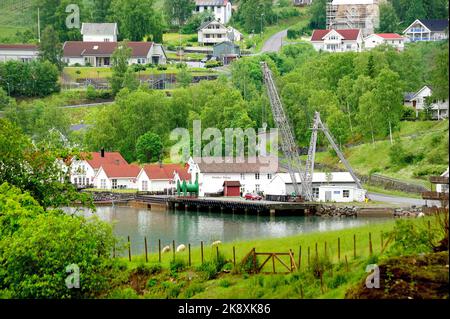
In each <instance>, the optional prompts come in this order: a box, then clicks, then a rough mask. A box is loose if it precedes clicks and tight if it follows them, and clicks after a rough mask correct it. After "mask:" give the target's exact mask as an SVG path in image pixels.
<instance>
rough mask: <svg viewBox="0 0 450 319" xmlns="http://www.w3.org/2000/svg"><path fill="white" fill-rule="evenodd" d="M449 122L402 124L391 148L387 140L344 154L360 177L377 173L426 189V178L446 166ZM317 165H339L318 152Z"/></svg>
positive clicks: (440, 171)
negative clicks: (422, 186)
mask: <svg viewBox="0 0 450 319" xmlns="http://www.w3.org/2000/svg"><path fill="white" fill-rule="evenodd" d="M448 129H449V124H448V120H446V121H441V122H436V121H424V122H402V123H401V128H400V131H399V132H397V133H396V142H395V145H394V146H393V147H391V144H390V142H389V140H383V141H377V142H375V144H372V143H367V144H361V145H358V146H354V147H350V148H347V149H346V150H345V155H346V157H347V159H348V160H349V162H350V164H351V165H352V167H353V168H354V169H355V170H356V171H357V172H358V173H360V174H364V175H369V174H371V173H377V174H381V175H384V176H388V177H392V178H397V179H401V180H405V181H408V182H412V183H416V184H421V185H424V186H426V187H429V186H430V185H429V183H428V181H427V180H426V176H428V175H430V174H431V175H434V174H439V175H440V174H441V173H442V172H443V171H444V170H445V169H446V167H447V166H448V162H449V158H448ZM316 162H317V163H321V164H326V165H330V166H339V167H341V168H343V166H342V165H341V164H338V159H337V157H335V156H334V155H333V154H331V153H330V152H321V153H317V156H316Z"/></svg>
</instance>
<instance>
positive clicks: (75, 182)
mask: <svg viewBox="0 0 450 319" xmlns="http://www.w3.org/2000/svg"><path fill="white" fill-rule="evenodd" d="M73 183H74V184H75V185H77V183H78V178H76V177H75V179H74V180H73Z"/></svg>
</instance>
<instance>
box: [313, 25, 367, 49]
mask: <svg viewBox="0 0 450 319" xmlns="http://www.w3.org/2000/svg"><path fill="white" fill-rule="evenodd" d="M311 44H312V45H313V47H314V48H315V49H316V50H317V51H327V52H349V51H351V52H361V51H362V48H363V44H364V39H363V36H362V33H361V30H360V29H347V30H314V32H313V34H312V36H311Z"/></svg>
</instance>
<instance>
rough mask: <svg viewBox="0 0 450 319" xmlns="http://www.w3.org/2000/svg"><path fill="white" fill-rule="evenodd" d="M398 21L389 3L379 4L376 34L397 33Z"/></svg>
mask: <svg viewBox="0 0 450 319" xmlns="http://www.w3.org/2000/svg"><path fill="white" fill-rule="evenodd" d="M398 29H399V19H398V16H397V13H396V12H395V9H394V7H393V6H392V4H391V3H389V2H387V3H383V4H380V27H379V28H378V32H380V33H383V32H386V33H391V32H398V31H399V30H398Z"/></svg>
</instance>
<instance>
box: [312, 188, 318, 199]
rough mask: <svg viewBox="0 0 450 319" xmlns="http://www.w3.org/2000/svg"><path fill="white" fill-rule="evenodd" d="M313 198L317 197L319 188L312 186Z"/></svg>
mask: <svg viewBox="0 0 450 319" xmlns="http://www.w3.org/2000/svg"><path fill="white" fill-rule="evenodd" d="M313 198H315V199H317V198H319V188H318V187H313Z"/></svg>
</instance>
